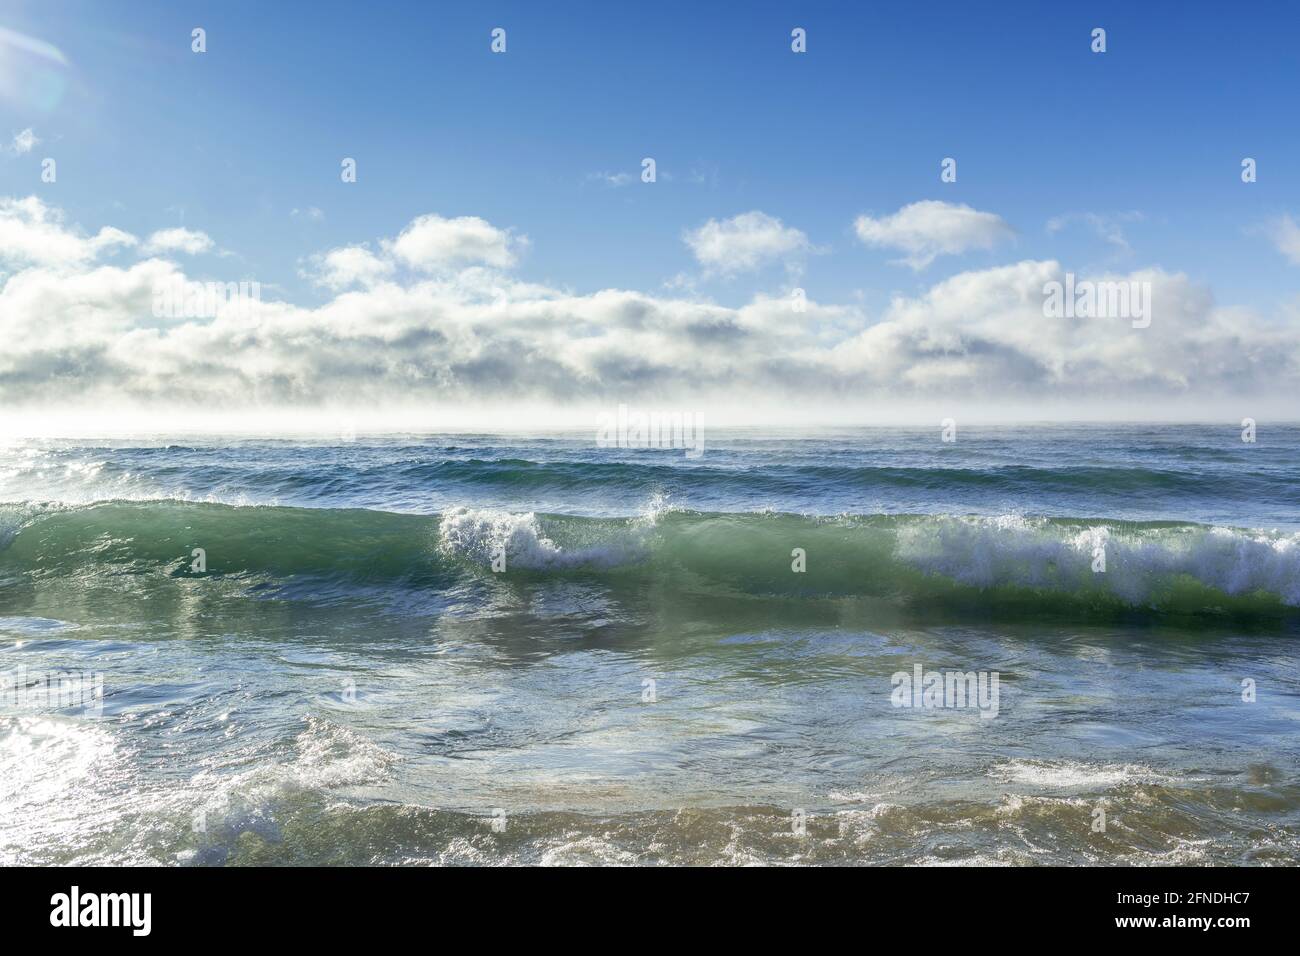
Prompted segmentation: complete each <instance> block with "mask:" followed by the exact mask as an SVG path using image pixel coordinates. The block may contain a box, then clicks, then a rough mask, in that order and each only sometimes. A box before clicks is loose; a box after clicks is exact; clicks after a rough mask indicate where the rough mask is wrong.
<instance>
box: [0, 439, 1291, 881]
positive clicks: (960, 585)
mask: <svg viewBox="0 0 1300 956" xmlns="http://www.w3.org/2000/svg"><path fill="white" fill-rule="evenodd" d="M707 439H708V440H707V448H706V452H705V454H704V455H703V456H702V457H700V458H698V459H689V458H687V457H686V456H685V455H684V454H682V452H681V451H680V450H677V451H670V450H649V449H640V450H638V449H599V448H595V447H593V445H594V443H593V441H592V437H591V436H590V435H585V434H584V435H561V436H500V435H480V436H475V435H443V436H409V435H402V436H385V437H374V438H367V437H362V438H360V439H359V440H356V441H348V442H332V441H265V440H240V439H219V440H217V439H211V438H190V439H187V440H183V441H182V440H177V439H174V438H168V439H166V440H148V439H133V440H129V441H128V440H121V441H116V442H113V441H96V442H74V441H58V442H56V441H41V442H19V443H15V444H12V445H9V446H6V447H4V448H3V449H0V675H4V676H5V677H6V678H7V684H6V685H5V686H6V687H7V688H8V696H7V697H5V698H3V699H0V769H2V770H3V773H0V862H5V863H19V864H23V863H31V864H36V863H167V864H170V863H175V864H182V865H205V864H289V863H297V864H344V863H393V864H396V863H443V864H472V863H544V864H545V863H550V864H569V863H584V862H603V863H693V864H719V863H722V864H725V863H762V862H768V863H850V864H858V863H862V864H873V863H923V864H935V865H947V864H1026V865H1033V864H1044V863H1098V864H1159V863H1185V864H1201V863H1215V862H1221V863H1247V864H1295V863H1296V862H1300V772H1298V771H1300V743H1298V741H1300V735H1297V729H1298V728H1300V678H1298V677H1297V674H1296V667H1295V647H1296V641H1297V639H1300V486H1298V485H1297V482H1296V477H1297V475H1300V428H1295V427H1281V426H1273V427H1272V428H1269V429H1261V433H1260V441H1259V443H1258V444H1255V445H1248V444H1245V443H1243V442H1242V441H1241V439H1240V434H1239V432H1238V431H1237V430H1235V429H1232V428H1228V427H1222V428H1220V427H1213V428H1212V427H1208V426H1191V425H1147V426H1134V425H1105V426H1055V427H1017V428H986V429H977V428H972V429H967V430H963V432H962V434H961V435H960V437H959V440H958V441H957V442H956V443H953V444H945V443H941V442H940V441H939V438H938V430H937V429H935V430H925V431H908V430H903V429H858V430H838V431H832V432H816V433H811V434H809V433H788V434H787V433H756V432H748V431H743V430H735V431H726V432H721V431H720V432H717V433H716V434H709V435H708V436H707ZM1099 548H1100V549H1101V551H1102V552H1103V553H1104V555H1105V570H1104V571H1103V572H1100V573H1099V572H1097V571H1096V570H1095V569H1094V564H1095V561H1096V556H1097V553H1098V549H1099ZM195 549H202V552H203V562H202V563H203V567H202V568H201V569H196V567H195V560H196V558H195V555H194V551H195ZM796 549H797V550H799V551H801V552H803V561H804V567H805V569H804V570H803V571H798V572H796V571H795V570H792V565H793V564H795V562H796V561H797V560H798V558H797V556H796V555H794V554H792V552H794V551H796ZM500 554H504V561H505V570H504V571H503V572H500V573H494V572H493V570H492V563H493V559H494V557H495V556H497V555H500ZM918 665H919V666H920V667H921V668H922V669H923V670H925V671H939V672H945V671H950V672H961V673H963V674H966V673H981V674H996V675H998V679H999V696H998V703H997V709H996V714H995V715H993V714H988V713H984V714H982V713H981V710H980V708H978V707H970V706H967V707H948V706H937V707H919V708H918V707H899V706H896V703H897V700H896V698H895V697H894V695H893V692H894V690H895V687H896V681H895V675H897V674H900V673H902V674H911V673H913V671H914V668H915V667H917V666H918ZM68 673H78V674H80V673H94V674H97V675H102V697H100V698H96V700H95V701H94V702H93V706H92V708H91V712H90V713H86V712H85V709H84V707H83V706H81V704H82V703H84V702H77V705H75V706H60V704H61V703H66V702H61V701H50V700H34V697H35V695H33V694H32V693H30V689H31V688H32V687H34V686H37V684H38V682H39V681H40V680H41V679H43V677H47V676H48V675H51V674H68ZM20 687H26V688H28V689H29V693H28V694H27V695H26V696H25V697H24V696H23V695H21V694H19V693H18V688H20ZM1099 822H1100V824H1101V825H1100V826H1099Z"/></svg>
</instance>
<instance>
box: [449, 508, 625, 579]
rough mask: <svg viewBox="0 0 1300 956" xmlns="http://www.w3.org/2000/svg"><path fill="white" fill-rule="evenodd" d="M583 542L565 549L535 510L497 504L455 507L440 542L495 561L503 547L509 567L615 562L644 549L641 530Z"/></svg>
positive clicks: (453, 549) (455, 552) (453, 552)
mask: <svg viewBox="0 0 1300 956" xmlns="http://www.w3.org/2000/svg"><path fill="white" fill-rule="evenodd" d="M644 527H645V525H644V524H642V525H639V526H638V527H633V528H631V529H629V531H628V533H627V534H626V535H625V536H619V537H615V538H614V539H613V540H610V541H607V542H601V543H599V544H594V545H587V546H584V547H574V548H568V549H566V548H562V547H560V546H559V545H558V544H556V543H555V542H554V541H553V540H551V538H549V537H548V536H547V535H546V534H545V533H544V532H543V530H542V528H541V524H540V522H539V521H538V518H537V515H536V514H534V513H533V512H531V511H529V512H526V513H523V514H517V513H512V512H509V511H498V510H494V509H481V510H475V509H469V508H456V509H453V510H451V511H448V512H446V513H445V514H443V516H442V520H441V522H440V524H439V542H438V547H439V548H440V549H441V550H442V551H443V553H444V554H448V555H453V556H456V557H461V558H468V559H470V560H473V561H476V562H482V563H483V564H489V565H490V564H491V562H492V560H493V558H494V557H495V556H496V555H498V554H500V553H501V552H502V551H503V550H504V553H505V555H506V566H507V567H508V568H509V567H517V568H528V569H531V570H545V569H563V568H573V567H580V566H583V565H591V566H594V567H602V568H607V567H613V566H615V565H619V564H623V563H625V562H627V561H628V560H630V559H633V558H635V557H637V556H638V555H639V554H640V553H641V550H642V543H641V540H640V537H641V535H640V531H641V530H642V529H643V528H644Z"/></svg>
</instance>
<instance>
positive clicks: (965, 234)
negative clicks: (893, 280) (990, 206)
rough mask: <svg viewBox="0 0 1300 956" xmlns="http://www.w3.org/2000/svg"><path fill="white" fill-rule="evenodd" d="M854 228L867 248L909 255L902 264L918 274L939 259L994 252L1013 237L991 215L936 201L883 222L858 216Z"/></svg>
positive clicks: (917, 205)
mask: <svg viewBox="0 0 1300 956" xmlns="http://www.w3.org/2000/svg"><path fill="white" fill-rule="evenodd" d="M853 226H854V230H855V231H856V232H857V234H858V238H859V239H860V240H862V241H863V242H864V243H866V244H867V245H869V246H883V247H885V248H889V249H898V250H900V251H902V252H904V253H906V255H905V256H904V257H903V258H902V259H901V260H900V261H901V262H902V263H904V264H906V265H908V266H911V267H912V268H913V269H916V270H918V271H919V270H921V269H924V268H925V267H926V266H928V265H929V264H930V263H931V262H933V261H934V260H935V259H936V258H937V257H938V256H941V255H957V254H959V253H963V252H968V251H970V250H972V249H991V248H993V246H995V245H996V244H997V243H998V242H1000V241H1001V240H1003V239H1007V238H1009V237H1010V236H1012V235H1013V231H1012V229H1011V227H1010V226H1008V225H1007V224H1006V223H1005V222H1003V221H1002V219H1001V217H999V216H996V215H994V214H993V213H991V212H980V211H979V210H976V209H972V208H971V207H970V206H966V205H961V204H956V203H947V202H940V201H938V200H933V199H927V200H923V201H921V202H914V203H912V204H911V205H910V206H904V207H903V208H902V209H900V210H898V212H896V213H894V214H893V215H892V216H884V217H882V218H880V219H873V218H871V217H870V216H866V215H863V216H859V217H858V218H857V221H856V222H854V224H853Z"/></svg>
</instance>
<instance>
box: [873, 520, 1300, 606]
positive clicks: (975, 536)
mask: <svg viewBox="0 0 1300 956" xmlns="http://www.w3.org/2000/svg"><path fill="white" fill-rule="evenodd" d="M1098 549H1101V551H1102V552H1104V555H1105V570H1104V571H1103V572H1100V573H1098V572H1096V571H1094V570H1093V565H1094V562H1095V560H1096V557H1097V553H1098ZM896 554H897V556H898V557H899V559H901V560H903V561H905V562H907V563H909V564H911V565H913V566H914V567H918V568H921V569H922V570H925V571H928V572H931V573H934V574H940V575H943V576H944V577H948V578H952V579H953V580H955V581H958V582H960V583H963V584H970V585H974V586H976V587H993V586H997V585H1019V586H1023V587H1037V588H1054V589H1061V590H1072V591H1087V590H1095V591H1099V592H1104V593H1108V594H1110V595H1113V596H1115V597H1119V598H1121V599H1123V600H1125V601H1127V602H1129V603H1132V604H1141V603H1145V602H1147V601H1149V600H1151V599H1152V598H1153V597H1154V596H1155V592H1156V590H1157V589H1158V588H1160V587H1164V586H1167V585H1168V584H1170V583H1171V581H1172V579H1173V578H1174V577H1175V576H1179V575H1185V576H1187V577H1190V578H1194V579H1195V580H1196V581H1199V582H1200V583H1201V584H1204V585H1206V586H1208V587H1212V588H1215V589H1217V590H1219V591H1222V592H1223V593H1225V594H1229V595H1243V594H1250V593H1253V592H1256V591H1264V592H1268V593H1270V594H1275V595H1277V596H1278V597H1279V598H1280V599H1281V600H1282V601H1283V602H1284V603H1286V604H1289V605H1292V606H1300V533H1292V534H1277V533H1271V532H1266V531H1244V530H1237V529H1231V528H1210V527H1202V526H1193V525H1188V526H1181V527H1163V528H1133V527H1128V528H1125V527H1123V526H1114V525H1096V526H1092V527H1087V528H1082V529H1080V530H1077V531H1071V530H1069V529H1067V528H1062V526H1061V525H1060V524H1057V523H1053V522H1051V521H1049V520H1048V519H1046V518H1029V517H1025V516H1023V515H1002V516H999V517H989V518H986V517H969V518H967V517H936V518H932V519H923V520H919V521H917V522H915V523H912V524H905V525H902V526H901V527H900V529H899V532H898V536H897V541H896Z"/></svg>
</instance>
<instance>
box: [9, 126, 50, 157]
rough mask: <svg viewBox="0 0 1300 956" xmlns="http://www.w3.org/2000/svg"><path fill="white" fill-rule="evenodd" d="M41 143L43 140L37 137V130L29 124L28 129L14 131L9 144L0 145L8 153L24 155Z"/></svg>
mask: <svg viewBox="0 0 1300 956" xmlns="http://www.w3.org/2000/svg"><path fill="white" fill-rule="evenodd" d="M40 143H41V141H40V139H39V138H38V137H37V135H36V131H35V130H33V129H32V128H31V127H30V126H29V127H27V129H24V130H20V131H19V132H17V133H14V138H13V140H12V142H10V144H9V145H8V146H3V147H0V149H2V150H3V151H4V152H6V153H12V154H13V155H15V156H22V155H23V154H25V153H30V152H31V151H32V150H33V149H34V148H36V147H37V146H39V145H40Z"/></svg>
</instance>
